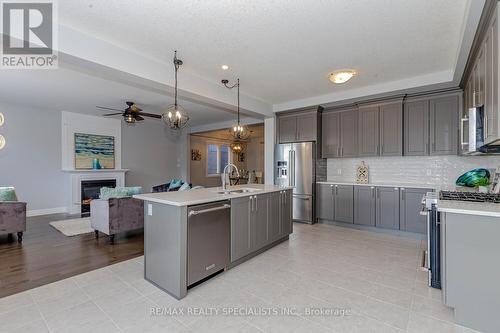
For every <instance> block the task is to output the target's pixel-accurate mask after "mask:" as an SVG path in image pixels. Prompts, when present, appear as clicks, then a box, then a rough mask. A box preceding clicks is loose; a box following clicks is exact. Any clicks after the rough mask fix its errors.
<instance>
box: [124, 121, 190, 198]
mask: <svg viewBox="0 0 500 333" xmlns="http://www.w3.org/2000/svg"><path fill="white" fill-rule="evenodd" d="M185 136H186V135H185V134H181V135H179V134H176V133H171V132H170V130H168V129H167V128H166V127H165V125H164V124H163V122H161V121H155V120H146V121H144V122H142V123H137V124H135V125H132V126H130V125H127V124H125V123H122V168H123V169H130V171H129V172H127V173H126V184H127V185H129V186H142V187H143V189H144V191H146V192H149V191H151V187H152V186H153V185H159V184H162V183H167V182H168V181H170V179H172V178H182V179H185V177H186V171H185V169H186V163H187V162H186V161H185V159H186V154H185V151H186V138H185Z"/></svg>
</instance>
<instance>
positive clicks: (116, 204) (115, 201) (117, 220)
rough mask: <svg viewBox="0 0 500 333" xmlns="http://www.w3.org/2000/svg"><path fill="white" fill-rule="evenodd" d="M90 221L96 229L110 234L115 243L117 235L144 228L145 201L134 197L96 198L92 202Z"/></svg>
mask: <svg viewBox="0 0 500 333" xmlns="http://www.w3.org/2000/svg"><path fill="white" fill-rule="evenodd" d="M90 223H91V226H92V228H93V229H94V230H95V237H96V239H97V238H99V232H102V233H104V234H106V235H108V236H109V242H110V243H111V244H114V239H115V235H116V234H118V233H121V232H125V231H131V230H136V229H141V228H144V202H143V201H142V200H138V199H134V198H110V199H95V200H92V201H91V203H90Z"/></svg>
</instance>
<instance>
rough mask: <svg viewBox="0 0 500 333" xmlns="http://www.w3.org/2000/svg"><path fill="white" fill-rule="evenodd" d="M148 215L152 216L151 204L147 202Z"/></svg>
mask: <svg viewBox="0 0 500 333" xmlns="http://www.w3.org/2000/svg"><path fill="white" fill-rule="evenodd" d="M148 216H153V205H152V204H148Z"/></svg>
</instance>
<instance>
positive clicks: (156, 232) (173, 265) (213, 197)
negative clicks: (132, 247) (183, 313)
mask: <svg viewBox="0 0 500 333" xmlns="http://www.w3.org/2000/svg"><path fill="white" fill-rule="evenodd" d="M134 197H135V198H136V199H140V200H144V201H145V205H144V210H145V212H144V278H145V279H146V280H147V281H149V282H151V283H152V284H153V285H155V286H157V287H158V288H160V289H162V290H164V291H165V292H167V293H169V294H170V295H172V296H174V297H175V298H177V299H181V298H184V297H185V296H186V294H187V290H188V287H189V286H190V285H195V284H197V283H198V282H200V281H204V280H205V279H206V278H210V277H211V276H212V275H214V274H217V273H219V272H221V271H224V270H227V269H230V268H232V267H234V266H236V265H238V264H240V263H242V262H244V261H246V260H248V259H250V258H252V257H253V256H255V255H257V254H259V253H262V252H264V251H266V250H268V249H270V248H271V247H273V246H275V245H277V244H279V243H281V242H283V241H286V240H288V236H289V234H291V233H292V188H290V187H279V186H274V185H244V186H233V187H231V188H229V189H228V191H226V192H224V191H223V190H222V189H221V188H207V189H198V190H191V191H183V192H166V193H148V194H140V195H135V196H134ZM226 235H227V236H226ZM226 258H227V259H226ZM193 272H194V273H193ZM194 274H196V276H194ZM208 283H209V282H208Z"/></svg>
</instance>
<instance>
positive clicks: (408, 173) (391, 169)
mask: <svg viewBox="0 0 500 333" xmlns="http://www.w3.org/2000/svg"><path fill="white" fill-rule="evenodd" d="M361 161H365V163H366V164H367V165H368V166H369V168H370V182H374V183H384V182H389V183H391V184H392V183H394V182H396V183H409V184H422V185H438V186H441V185H444V186H449V185H453V184H455V181H456V179H457V178H458V177H459V176H460V175H461V174H463V173H465V172H466V171H469V170H472V169H475V168H486V169H496V168H497V166H499V165H500V156H405V157H371V158H339V159H328V166H327V173H328V180H332V181H354V180H355V174H356V167H357V166H358V165H359V164H360V163H361Z"/></svg>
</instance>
